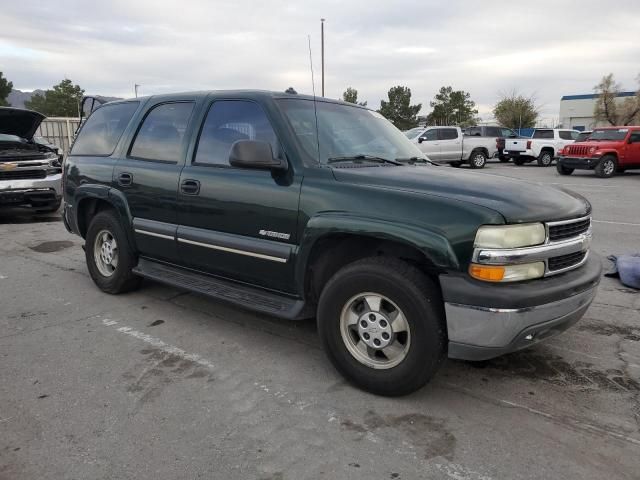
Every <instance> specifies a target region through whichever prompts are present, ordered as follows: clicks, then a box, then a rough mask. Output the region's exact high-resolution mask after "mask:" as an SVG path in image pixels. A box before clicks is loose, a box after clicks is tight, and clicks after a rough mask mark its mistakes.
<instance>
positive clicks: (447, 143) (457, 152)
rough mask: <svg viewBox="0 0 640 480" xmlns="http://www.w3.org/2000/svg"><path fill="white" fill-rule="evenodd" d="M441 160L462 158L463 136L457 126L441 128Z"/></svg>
mask: <svg viewBox="0 0 640 480" xmlns="http://www.w3.org/2000/svg"><path fill="white" fill-rule="evenodd" d="M438 136H439V138H440V160H442V161H443V162H451V161H456V160H460V159H461V158H462V137H461V136H460V132H459V131H458V129H457V128H439V129H438Z"/></svg>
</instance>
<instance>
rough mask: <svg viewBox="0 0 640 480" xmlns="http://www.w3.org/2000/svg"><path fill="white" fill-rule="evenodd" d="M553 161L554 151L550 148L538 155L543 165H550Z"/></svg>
mask: <svg viewBox="0 0 640 480" xmlns="http://www.w3.org/2000/svg"><path fill="white" fill-rule="evenodd" d="M551 162H553V153H551V152H550V151H549V150H544V151H542V152H540V155H539V156H538V165H539V166H541V167H550V166H551Z"/></svg>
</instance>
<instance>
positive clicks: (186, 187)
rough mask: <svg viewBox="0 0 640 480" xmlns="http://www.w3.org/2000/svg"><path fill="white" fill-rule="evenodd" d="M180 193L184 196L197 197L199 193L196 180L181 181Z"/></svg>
mask: <svg viewBox="0 0 640 480" xmlns="http://www.w3.org/2000/svg"><path fill="white" fill-rule="evenodd" d="M180 191H181V192H182V193H184V194H185V195H198V194H199V193H200V182H199V181H198V180H191V179H189V180H183V181H182V183H181V184H180Z"/></svg>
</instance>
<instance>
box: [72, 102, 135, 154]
mask: <svg viewBox="0 0 640 480" xmlns="http://www.w3.org/2000/svg"><path fill="white" fill-rule="evenodd" d="M137 108H138V102H124V103H115V104H113V105H105V106H104V107H100V108H98V109H97V110H96V111H94V112H93V114H92V115H91V116H90V117H89V118H88V119H87V121H86V122H85V124H84V125H83V126H82V129H81V130H80V133H79V134H78V138H76V141H75V142H74V144H73V149H72V150H71V155H99V156H109V155H111V154H112V153H113V151H114V150H115V148H116V145H117V144H118V141H119V140H120V137H121V136H122V132H124V129H125V128H126V126H127V124H128V123H129V121H130V120H131V117H132V116H133V114H134V113H135V111H136V109H137Z"/></svg>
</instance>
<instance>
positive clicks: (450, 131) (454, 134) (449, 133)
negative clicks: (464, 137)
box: [440, 128, 458, 140]
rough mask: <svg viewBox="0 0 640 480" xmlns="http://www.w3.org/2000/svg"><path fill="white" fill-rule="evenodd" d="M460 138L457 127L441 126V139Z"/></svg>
mask: <svg viewBox="0 0 640 480" xmlns="http://www.w3.org/2000/svg"><path fill="white" fill-rule="evenodd" d="M455 138H458V131H457V130H456V129H455V128H441V129H440V140H453V139H455Z"/></svg>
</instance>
